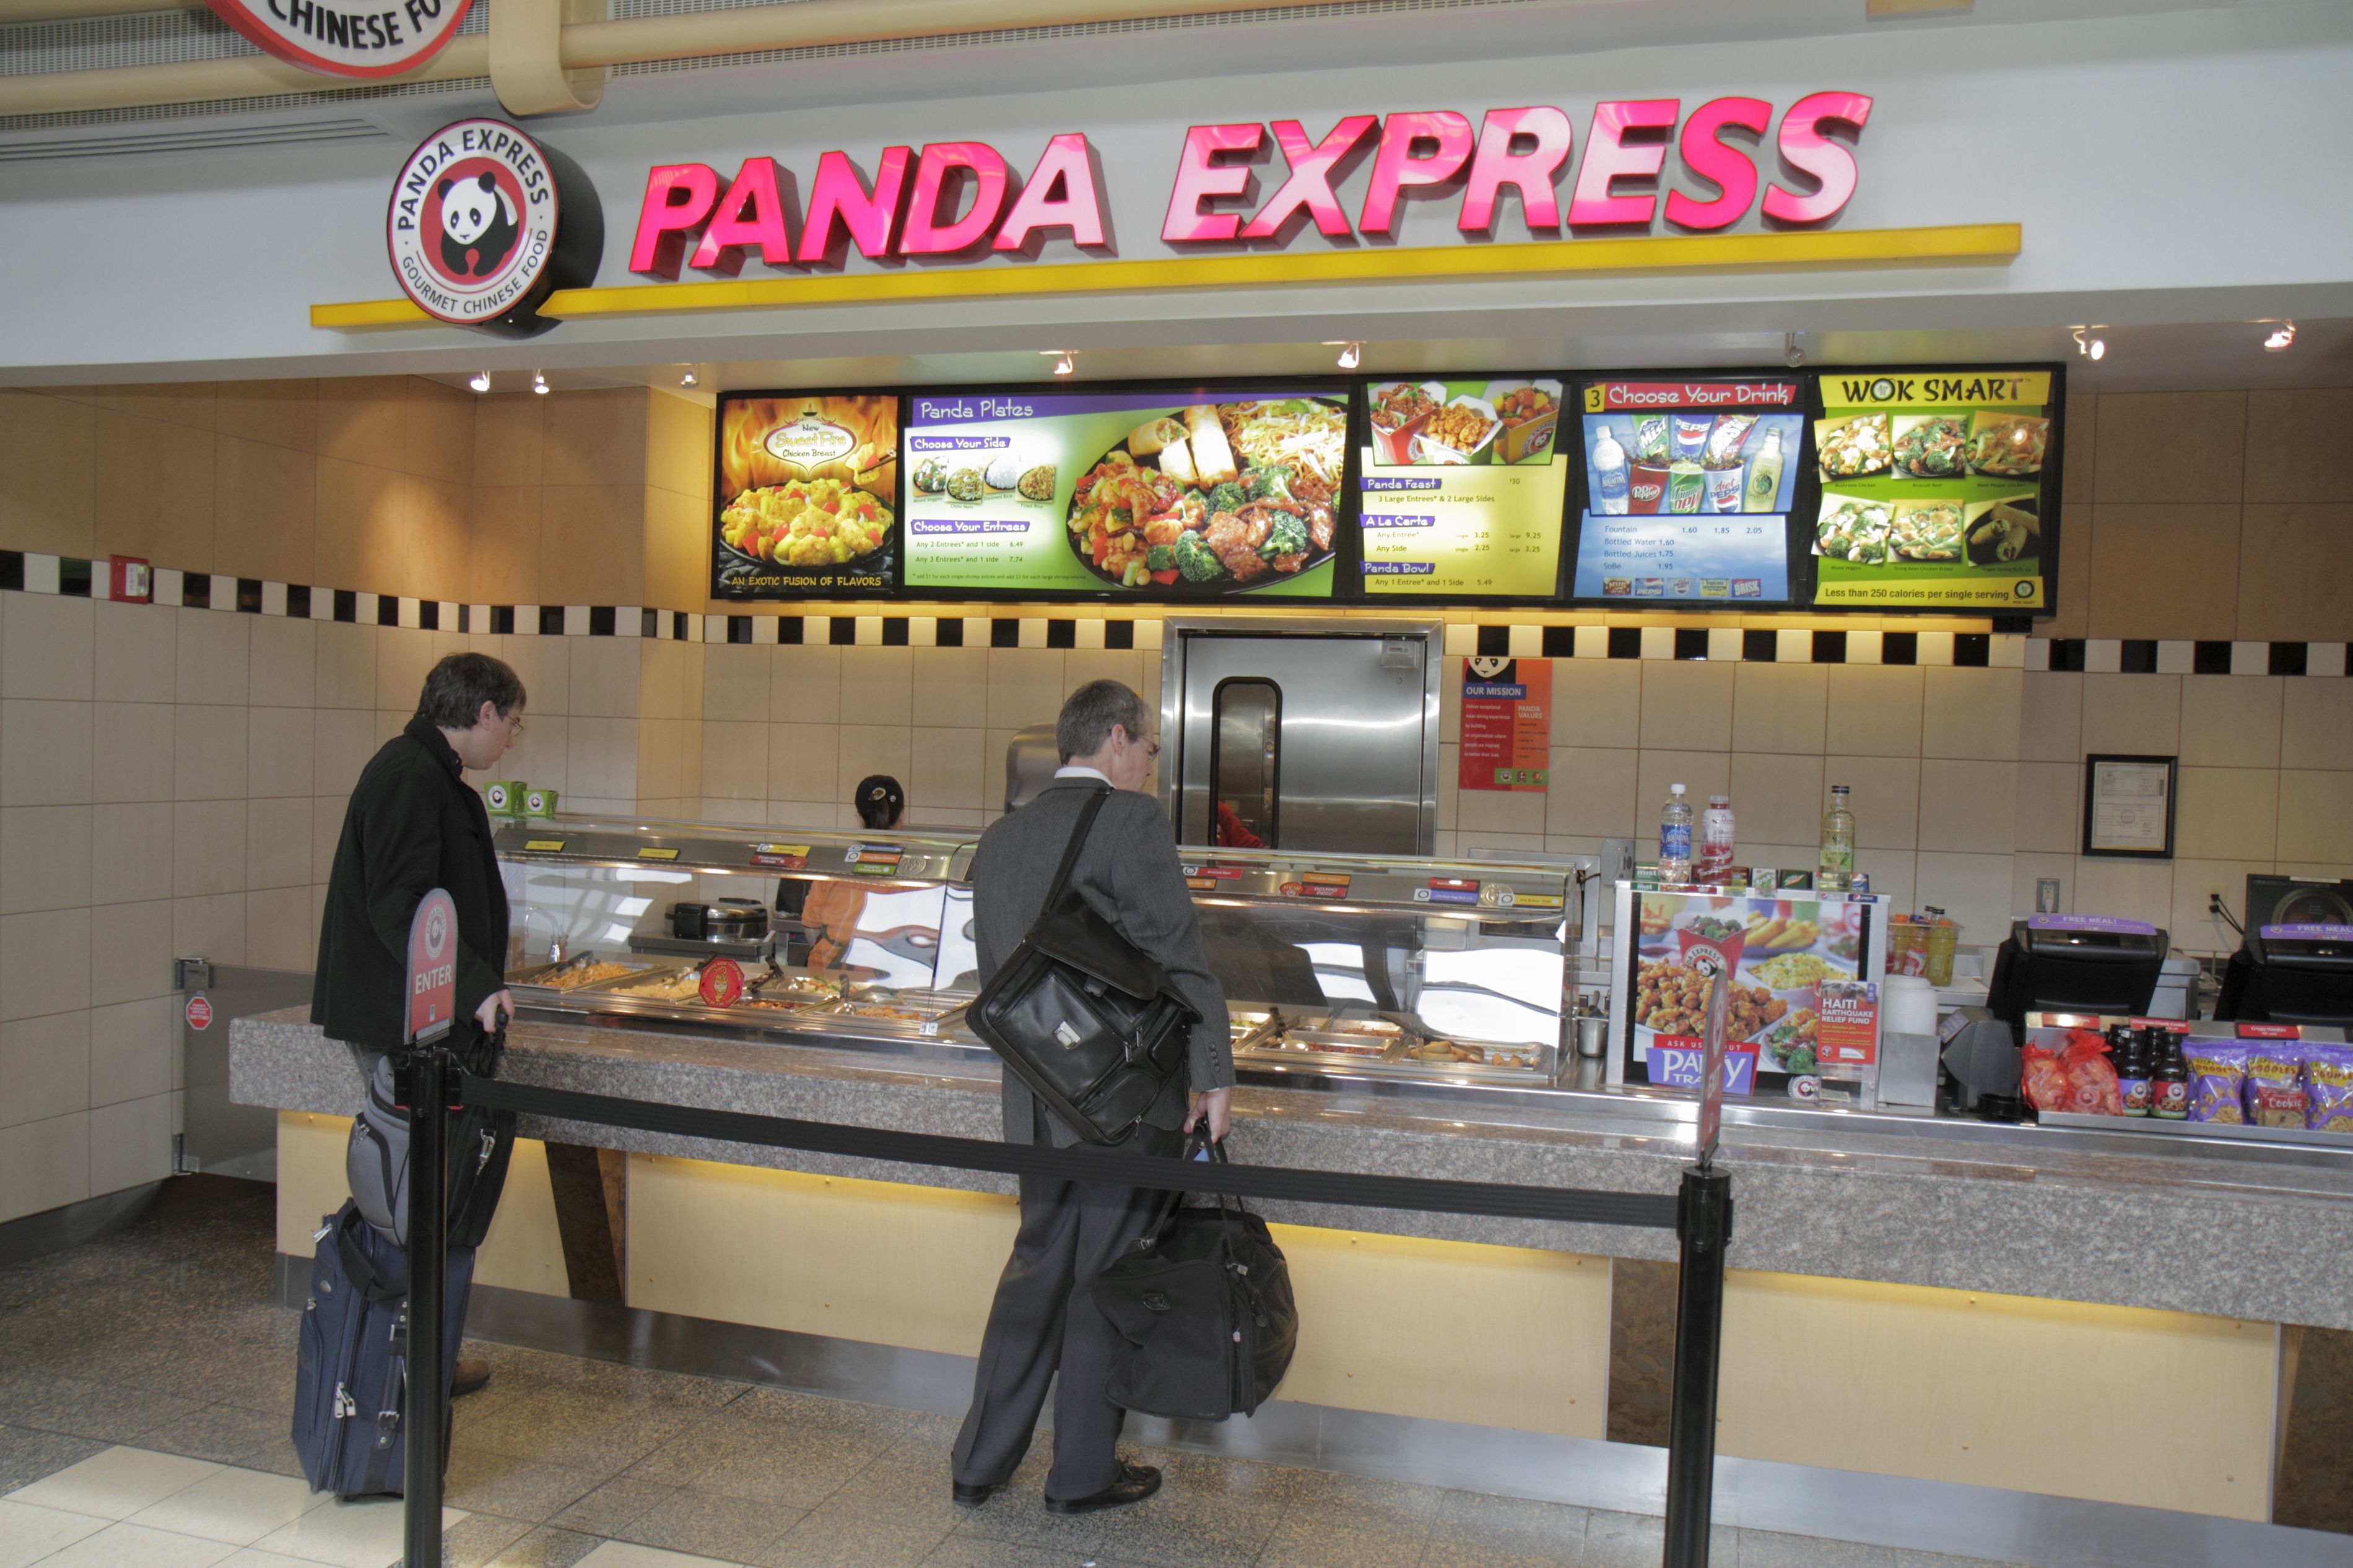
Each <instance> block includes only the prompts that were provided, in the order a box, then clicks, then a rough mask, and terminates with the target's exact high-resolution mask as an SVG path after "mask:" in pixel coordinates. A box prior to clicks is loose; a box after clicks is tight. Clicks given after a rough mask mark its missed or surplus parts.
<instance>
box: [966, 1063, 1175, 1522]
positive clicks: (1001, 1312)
mask: <svg viewBox="0 0 2353 1568" xmlns="http://www.w3.org/2000/svg"><path fill="white" fill-rule="evenodd" d="M1038 1120H1039V1127H1038V1130H1037V1131H1038V1142H1039V1143H1041V1144H1042V1143H1044V1142H1047V1137H1046V1128H1045V1125H1044V1122H1045V1112H1044V1111H1042V1110H1041V1111H1039V1113H1038ZM1127 1147H1129V1148H1131V1149H1132V1150H1133V1151H1134V1152H1136V1153H1139V1154H1175V1153H1176V1152H1179V1151H1180V1150H1181V1149H1182V1148H1183V1137H1182V1135H1181V1134H1179V1133H1175V1132H1166V1131H1161V1130H1160V1129H1158V1128H1155V1127H1145V1128H1143V1129H1140V1130H1139V1131H1137V1132H1136V1134H1135V1136H1134V1139H1133V1140H1132V1141H1131V1142H1130V1143H1129V1144H1128V1145H1127ZM1165 1196H1166V1194H1161V1193H1157V1192H1154V1191H1152V1190H1150V1189H1148V1188H1139V1187H1115V1186H1107V1185H1104V1184H1101V1183H1096V1182H1063V1181H1055V1180H1052V1179H1050V1178H1048V1177H1040V1176H1024V1177H1022V1178H1021V1228H1020V1230H1019V1231H1018V1233H1017V1234H1016V1235H1015V1237H1014V1238H1013V1256H1012V1257H1011V1258H1009V1259H1008V1260H1007V1262H1006V1265H1005V1273H1004V1274H1003V1276H1002V1277H1000V1278H999V1279H998V1280H997V1298H996V1300H995V1301H994V1302H992V1303H991V1305H990V1307H989V1309H988V1329H987V1332H986V1333H984V1334H983V1335H982V1336H981V1342H980V1366H979V1369H978V1371H977V1372H976V1374H975V1376H974V1379H973V1390H972V1408H971V1409H970V1410H969V1411H967V1412H965V1418H964V1428H963V1430H962V1431H960V1432H958V1433H957V1434H956V1441H955V1468H954V1470H953V1472H952V1473H953V1475H954V1478H955V1479H956V1480H958V1481H961V1482H964V1483H965V1484H966V1485H972V1486H995V1485H997V1484H999V1483H1001V1482H1003V1481H1004V1480H1006V1479H1008V1478H1009V1477H1010V1476H1011V1475H1012V1474H1013V1472H1014V1470H1015V1469H1016V1468H1018V1467H1019V1465H1020V1463H1021V1458H1022V1456H1023V1455H1024V1454H1026V1453H1028V1452H1029V1438H1030V1436H1031V1435H1032V1434H1033V1433H1034V1432H1035V1431H1036V1430H1037V1426H1038V1415H1039V1412H1040V1411H1041V1410H1043V1409H1044V1408H1045V1406H1046V1390H1047V1385H1048V1384H1049V1383H1052V1384H1053V1386H1054V1465H1053V1468H1052V1469H1050V1470H1049V1471H1048V1472H1047V1475H1046V1495H1047V1496H1048V1497H1050V1498H1060V1499H1064V1500H1069V1499H1073V1498H1082V1497H1085V1496H1088V1495H1089V1494H1090V1493H1093V1492H1099V1491H1101V1490H1103V1488H1105V1487H1107V1486H1109V1485H1111V1484H1112V1482H1113V1481H1114V1480H1117V1479H1119V1457H1118V1452H1117V1447H1118V1443H1119V1431H1120V1426H1121V1425H1122V1424H1123V1423H1124V1421H1125V1420H1126V1418H1127V1412H1125V1411H1124V1410H1122V1409H1121V1408H1120V1407H1119V1406H1118V1405H1113V1403H1112V1402H1111V1401H1110V1400H1109V1399H1107V1398H1105V1397H1104V1396H1103V1380H1104V1378H1105V1376H1106V1375H1107V1374H1108V1373H1110V1370H1111V1361H1112V1355H1113V1352H1115V1351H1117V1350H1118V1348H1119V1346H1120V1344H1121V1343H1122V1341H1121V1339H1120V1337H1119V1331H1117V1330H1116V1329H1114V1328H1113V1327H1112V1326H1111V1321H1110V1320H1109V1319H1107V1318H1105V1317H1104V1316H1103V1313H1102V1311H1101V1310H1099V1309H1098V1308H1097V1307H1096V1306H1095V1302H1094V1297H1093V1295H1092V1293H1091V1289H1090V1288H1091V1287H1092V1285H1093V1284H1094V1279H1095V1276H1096V1275H1098V1274H1101V1273H1102V1272H1103V1270H1104V1269H1105V1268H1108V1267H1109V1266H1110V1265H1111V1263H1112V1261H1113V1259H1114V1258H1118V1257H1119V1255H1120V1254H1121V1253H1122V1252H1124V1251H1125V1250H1126V1249H1127V1244H1128V1243H1129V1242H1131V1241H1134V1239H1135V1238H1136V1237H1139V1236H1141V1235H1143V1234H1144V1228H1145V1226H1146V1225H1148V1224H1150V1223H1151V1220H1152V1216H1153V1215H1154V1213H1155V1211H1156V1210H1157V1209H1158V1208H1159V1206H1160V1205H1161V1203H1162V1202H1163V1200H1164V1198H1165ZM1058 1371H1059V1372H1060V1374H1061V1375H1060V1380H1059V1381H1055V1373H1057V1372H1058Z"/></svg>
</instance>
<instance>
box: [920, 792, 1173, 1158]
mask: <svg viewBox="0 0 2353 1568" xmlns="http://www.w3.org/2000/svg"><path fill="white" fill-rule="evenodd" d="M1110 795H1111V790H1110V789H1109V788H1108V787H1107V786H1106V787H1104V788H1102V789H1098V790H1096V791H1095V792H1094V794H1093V795H1092V797H1091V798H1090V799H1089V800H1088V801H1087V804H1086V805H1084V806H1083V807H1082V808H1081V809H1080V812H1079V820H1078V825H1077V826H1075V827H1073V828H1072V829H1071V843H1070V847H1068V848H1066V849H1064V850H1063V851H1062V863H1061V866H1060V868H1058V869H1057V870H1056V871H1055V872H1054V884H1053V886H1052V887H1051V888H1050V889H1047V892H1046V904H1045V908H1043V909H1042V910H1039V913H1038V920H1037V923H1035V924H1034V925H1032V926H1031V927H1030V928H1029V935H1028V936H1026V937H1024V938H1023V939H1022V942H1021V945H1020V946H1019V947H1018V948H1015V949H1014V950H1013V954H1012V956H1011V957H1009V958H1008V959H1007V960H1006V961H1005V963H1004V964H1003V965H1002V966H1001V967H1000V968H999V969H998V970H997V973H996V975H995V977H994V978H992V979H991V980H990V981H989V983H988V984H986V985H984V986H982V987H981V988H980V994H979V995H978V996H977V997H976V998H975V999H974V1001H973V1004H972V1005H971V1007H970V1008H969V1009H967V1010H966V1012H965V1022H967V1023H968V1024H970V1025H971V1026H972V1031H973V1033H974V1034H976V1035H978V1036H979V1037H980V1038H981V1041H982V1043H983V1044H985V1045H987V1047H988V1048H989V1049H991V1050H993V1051H995V1052H996V1053H997V1056H998V1057H1000V1058H1003V1060H1004V1062H1005V1070H1006V1071H1008V1072H1009V1073H1011V1074H1013V1075H1014V1076H1015V1077H1016V1078H1018V1079H1020V1080H1021V1081H1022V1082H1023V1083H1025V1084H1027V1085H1028V1086H1029V1092H1030V1093H1032V1094H1034V1095H1036V1096H1037V1097H1038V1099H1039V1102H1040V1103H1042V1104H1043V1105H1044V1106H1045V1107H1046V1109H1047V1110H1050V1111H1051V1112H1053V1114H1054V1115H1055V1116H1056V1117H1057V1118H1058V1119H1059V1120H1060V1121H1061V1123H1062V1125H1063V1126H1065V1127H1068V1128H1069V1129H1070V1130H1071V1131H1073V1132H1075V1133H1077V1134H1078V1135H1079V1136H1080V1137H1081V1138H1082V1139H1084V1140H1085V1141H1086V1142H1090V1143H1103V1144H1109V1143H1118V1142H1124V1140H1125V1139H1126V1138H1127V1136H1128V1134H1130V1133H1131V1132H1133V1131H1135V1129H1136V1126H1137V1125H1138V1123H1140V1122H1141V1121H1143V1120H1144V1113H1145V1111H1147V1110H1150V1109H1151V1108H1152V1105H1153V1102H1154V1101H1155V1100H1158V1099H1159V1098H1160V1096H1161V1093H1162V1091H1163V1090H1165V1089H1166V1088H1167V1087H1168V1081H1169V1080H1170V1079H1173V1078H1175V1077H1176V1075H1177V1074H1178V1073H1179V1072H1181V1071H1183V1070H1184V1066H1185V1047H1186V1042H1187V1038H1188V1037H1189V1036H1190V1034H1191V1031H1192V1027H1193V1025H1194V1023H1195V1022H1196V1021H1197V1020H1198V1018H1199V1016H1200V1015H1199V1014H1198V1013H1197V1012H1195V1011H1194V1009H1193V1007H1192V1005H1191V1004H1189V1003H1187V1001H1186V1000H1185V999H1184V998H1183V997H1182V996H1179V995H1177V994H1176V992H1175V991H1174V990H1172V989H1171V988H1170V986H1169V984H1168V974H1167V972H1166V970H1164V969H1162V968H1161V967H1160V964H1159V963H1158V962H1157V961H1156V960H1155V959H1154V958H1153V957H1152V956H1151V955H1150V954H1149V953H1146V952H1142V951H1141V950H1139V949H1138V948H1137V947H1136V945H1135V944H1134V942H1129V941H1128V940H1127V939H1126V938H1125V937H1124V936H1122V935H1121V934H1120V933H1119V931H1117V930H1115V929H1114V928H1113V926H1112V924H1111V922H1110V921H1106V920H1104V919H1103V917H1102V916H1101V915H1099V914H1097V913H1095V911H1094V910H1092V908H1090V907H1089V906H1088V904H1087V901H1086V900H1084V899H1082V898H1081V897H1079V896H1078V895H1077V894H1076V893H1073V892H1071V887H1070V883H1071V868H1072V867H1074V866H1076V865H1077V864H1078V859H1079V849H1080V847H1081V846H1082V845H1084V844H1085V843H1086V840H1087V830H1088V829H1089V828H1091V827H1092V826H1094V820H1095V816H1096V814H1097V813H1098V812H1100V811H1102V810H1103V802H1104V800H1105V799H1107V798H1108V797H1109V796H1110Z"/></svg>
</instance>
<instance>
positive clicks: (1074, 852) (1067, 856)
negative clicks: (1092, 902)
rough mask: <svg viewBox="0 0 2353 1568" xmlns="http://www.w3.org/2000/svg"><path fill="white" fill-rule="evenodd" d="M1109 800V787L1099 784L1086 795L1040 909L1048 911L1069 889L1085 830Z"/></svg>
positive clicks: (1090, 825) (1083, 841)
mask: <svg viewBox="0 0 2353 1568" xmlns="http://www.w3.org/2000/svg"><path fill="white" fill-rule="evenodd" d="M1110 798H1111V786H1110V785H1109V784H1100V785H1098V786H1096V787H1095V788H1094V789H1092V790H1090V791H1089V792H1088V794H1087V804H1086V805H1082V806H1081V807H1079V819H1078V821H1077V822H1076V823H1074V824H1072V825H1071V842H1070V844H1069V845H1068V846H1067V847H1065V848H1064V849H1063V850H1062V863H1061V864H1060V866H1057V867H1056V868H1054V885H1053V886H1052V887H1050V888H1048V889H1046V901H1045V903H1043V904H1042V905H1040V906H1039V908H1040V909H1044V910H1050V909H1053V908H1055V907H1056V906H1057V905H1059V904H1060V903H1061V901H1062V894H1063V892H1064V891H1065V890H1066V889H1068V888H1069V887H1070V883H1071V870H1072V869H1073V868H1076V867H1077V865H1078V863H1079V851H1080V850H1081V849H1082V848H1083V847H1085V846H1086V842H1087V830H1088V829H1089V828H1091V827H1092V826H1094V825H1095V816H1096V815H1097V814H1098V813H1099V812H1101V811H1102V810H1103V802H1104V801H1106V800H1109V799H1110Z"/></svg>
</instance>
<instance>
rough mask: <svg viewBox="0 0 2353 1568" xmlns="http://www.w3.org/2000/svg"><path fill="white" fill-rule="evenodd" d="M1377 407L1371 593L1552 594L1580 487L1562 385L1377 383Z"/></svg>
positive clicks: (1364, 490)
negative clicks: (1564, 429)
mask: <svg viewBox="0 0 2353 1568" xmlns="http://www.w3.org/2000/svg"><path fill="white" fill-rule="evenodd" d="M1560 415H1561V383H1559V382H1558V381H1547V380H1542V379H1531V378H1527V377H1511V378H1506V379H1501V380H1491V379H1488V378H1486V377H1483V376H1482V377H1479V378H1476V379H1474V380H1469V381H1376V382H1372V383H1370V384H1367V386H1366V416H1367V417H1366V437H1367V438H1366V446H1365V447H1364V448H1363V450H1362V452H1361V453H1360V455H1359V461H1358V465H1357V476H1356V485H1357V496H1358V501H1359V507H1360V521H1361V529H1360V533H1361V537H1362V539H1363V542H1364V592H1365V595H1366V597H1367V598H1380V597H1385V596H1388V595H1445V596H1447V597H1450V598H1456V599H1469V598H1489V597H1493V598H1549V597H1550V596H1551V595H1553V594H1554V593H1555V592H1556V590H1557V589H1558V587H1559V584H1560V535H1561V522H1562V514H1563V513H1564V512H1565V511H1566V510H1567V501H1568V485H1569V465H1568V462H1567V459H1566V458H1563V457H1562V456H1561V454H1560V451H1559V449H1558V440H1557V437H1558V433H1559V424H1560Z"/></svg>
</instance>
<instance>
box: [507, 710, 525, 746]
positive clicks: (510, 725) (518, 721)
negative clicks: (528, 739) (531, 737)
mask: <svg viewBox="0 0 2353 1568" xmlns="http://www.w3.org/2000/svg"><path fill="white" fill-rule="evenodd" d="M507 739H508V740H510V741H520V740H522V714H520V713H518V714H516V715H515V716H514V717H513V718H512V719H510V720H508V721H507Z"/></svg>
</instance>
